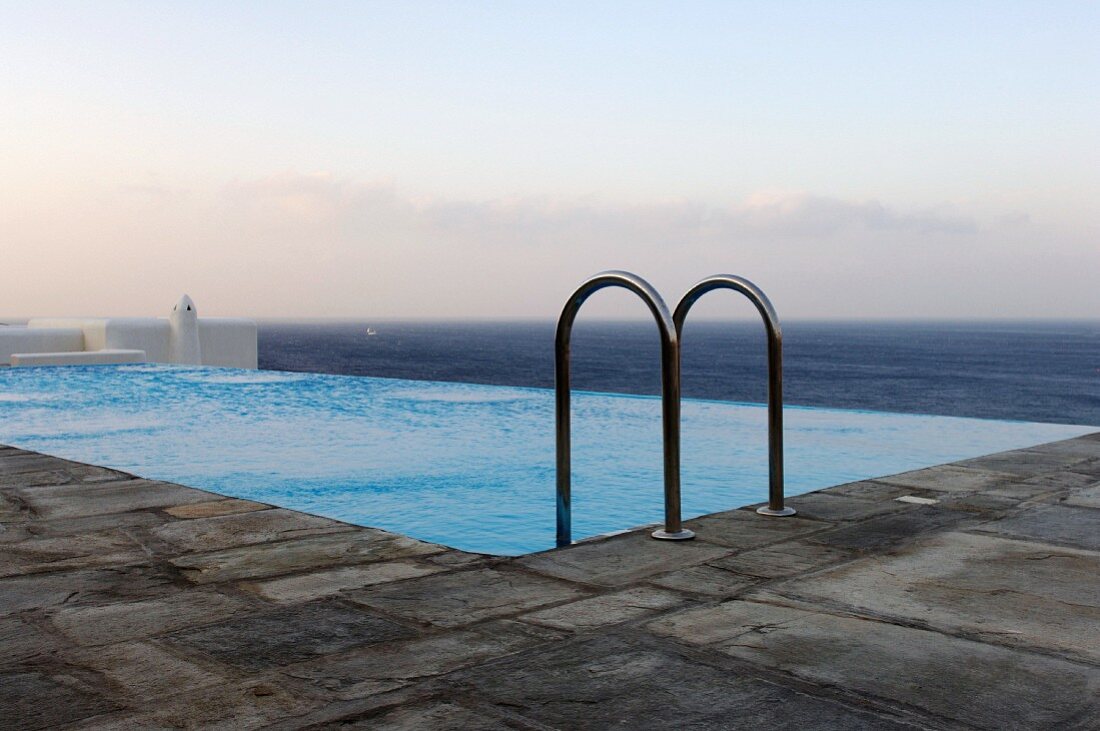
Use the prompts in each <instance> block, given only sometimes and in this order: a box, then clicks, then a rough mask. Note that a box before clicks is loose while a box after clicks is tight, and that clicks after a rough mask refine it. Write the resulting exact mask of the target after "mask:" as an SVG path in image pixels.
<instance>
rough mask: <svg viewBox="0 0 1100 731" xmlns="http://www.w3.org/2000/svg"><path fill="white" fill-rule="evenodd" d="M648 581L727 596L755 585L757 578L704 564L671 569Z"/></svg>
mask: <svg viewBox="0 0 1100 731" xmlns="http://www.w3.org/2000/svg"><path fill="white" fill-rule="evenodd" d="M718 560H719V561H721V560H722V559H718ZM648 583H650V584H655V585H657V586H661V587H664V588H667V589H676V590H677V591H689V592H692V593H695V594H705V595H707V596H720V597H726V596H733V595H734V594H738V593H740V592H742V591H744V590H745V589H746V588H748V587H750V586H753V585H754V584H755V583H756V580H755V579H753V578H752V577H749V576H743V575H742V574H735V573H734V572H732V571H730V570H728V569H723V568H716V567H714V566H708V565H707V564H703V565H702V566H692V567H690V568H686V569H681V570H679V571H669V572H668V573H667V574H658V575H657V576H654V577H652V578H650V579H648Z"/></svg>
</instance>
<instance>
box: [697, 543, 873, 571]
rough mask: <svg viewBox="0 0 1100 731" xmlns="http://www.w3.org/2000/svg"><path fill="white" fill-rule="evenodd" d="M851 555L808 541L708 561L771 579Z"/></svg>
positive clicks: (852, 554) (839, 560)
mask: <svg viewBox="0 0 1100 731" xmlns="http://www.w3.org/2000/svg"><path fill="white" fill-rule="evenodd" d="M854 556H855V554H854V553H853V552H851V551H847V550H845V549H842V548H833V547H831V546H823V545H821V544H818V543H811V542H809V541H787V542H785V543H778V544H775V545H772V546H768V547H767V548H757V549H756V550H753V551H745V552H743V553H738V554H735V555H733V556H729V557H727V558H720V559H718V560H717V561H713V562H712V564H713V565H714V566H717V567H719V568H722V569H726V570H729V571H735V572H737V573H739V574H744V575H745V576H752V577H757V578H766V579H774V578H778V577H781V576H791V575H792V574H800V573H803V572H806V571H811V570H813V569H817V568H821V567H823V566H828V565H830V564H835V563H840V562H841V561H846V560H849V559H851V558H853V557H854Z"/></svg>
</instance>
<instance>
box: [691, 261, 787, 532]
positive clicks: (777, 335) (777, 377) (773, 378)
mask: <svg viewBox="0 0 1100 731" xmlns="http://www.w3.org/2000/svg"><path fill="white" fill-rule="evenodd" d="M714 289H732V290H734V291H735V292H740V293H741V294H743V295H745V296H746V297H748V298H749V301H751V302H752V303H753V304H754V305H756V309H757V311H759V312H760V316H761V317H762V318H764V329H765V330H766V331H767V334H768V506H767V507H765V508H757V510H756V512H758V513H760V514H761V515H772V516H776V517H785V516H788V515H794V514H795V512H796V511H795V509H794V508H788V507H784V505H783V331H782V330H781V329H780V328H779V316H778V315H776V314H775V308H774V307H772V303H771V300H769V299H768V296H767V295H766V294H764V292H763V291H762V290H761V289H760V288H759V287H757V286H756V285H755V284H753V283H752V282H750V281H749V280H747V279H745V278H744V277H738V276H736V275H733V274H715V275H714V276H711V277H707V278H706V279H703V280H701V281H699V282H698V283H696V284H695V285H694V286H693V287H692V288H691V289H689V290H688V291H687V293H686V294H685V295H684V296H683V297H682V298H681V299H680V304H678V305H676V312H675V313H673V315H672V320H673V322H674V323H675V325H676V335H677V337H682V336H683V332H684V320H685V319H686V318H687V315H688V312H689V311H690V310H691V306H692V305H694V304H695V302H696V301H697V300H698V299H699V298H700V297H702V296H703V295H704V294H706V293H707V292H710V291H711V290H714Z"/></svg>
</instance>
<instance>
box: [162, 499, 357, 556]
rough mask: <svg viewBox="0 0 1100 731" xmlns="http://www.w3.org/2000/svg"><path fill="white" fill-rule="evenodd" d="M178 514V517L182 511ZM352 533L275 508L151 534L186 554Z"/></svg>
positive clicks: (168, 526) (322, 520)
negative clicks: (341, 532) (330, 534)
mask: <svg viewBox="0 0 1100 731" xmlns="http://www.w3.org/2000/svg"><path fill="white" fill-rule="evenodd" d="M201 504H202V505H209V504H210V503H201ZM183 507H184V508H186V507H187V506H183ZM174 510H175V512H176V514H177V515H178V514H179V511H180V508H175V509H174ZM349 530H354V527H353V526H350V525H348V524H347V523H340V522H339V521H335V520H329V519H328V518H321V517H318V516H316V515H305V514H303V513H299V512H296V511H294V510H283V509H281V508H275V509H271V510H247V511H242V512H239V513H237V512H234V514H230V515H217V516H210V517H202V518H198V517H197V518H194V519H191V520H186V521H178V522H172V523H165V524H163V525H161V526H159V527H157V528H154V529H153V530H152V531H151V533H152V534H153V535H154V536H156V537H157V538H160V539H161V540H163V541H167V542H168V543H171V544H173V545H174V546H177V547H178V548H180V549H182V550H184V551H186V552H194V551H220V550H222V549H226V548H233V547H235V546H247V545H251V544H253V543H271V542H273V541H281V540H286V539H288V538H302V537H304V536H312V535H319V534H322V533H338V532H340V531H349Z"/></svg>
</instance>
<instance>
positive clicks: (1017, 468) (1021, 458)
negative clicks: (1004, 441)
mask: <svg viewBox="0 0 1100 731" xmlns="http://www.w3.org/2000/svg"><path fill="white" fill-rule="evenodd" d="M1083 459H1084V457H1082V456H1079V455H1075V454H1067V453H1064V452H1056V451H1049V450H1046V451H1035V450H1031V449H1016V450H1012V451H1010V452H998V453H997V454H988V455H986V456H984V457H976V458H974V459H967V460H963V461H962V462H955V464H956V465H958V466H960V467H969V468H973V469H979V470H992V471H995V472H1007V473H1009V474H1013V475H1021V476H1023V477H1034V476H1035V475H1039V474H1042V473H1044V472H1056V471H1061V470H1071V469H1072V466H1073V465H1074V464H1077V463H1078V462H1081V461H1082V460H1083Z"/></svg>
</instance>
